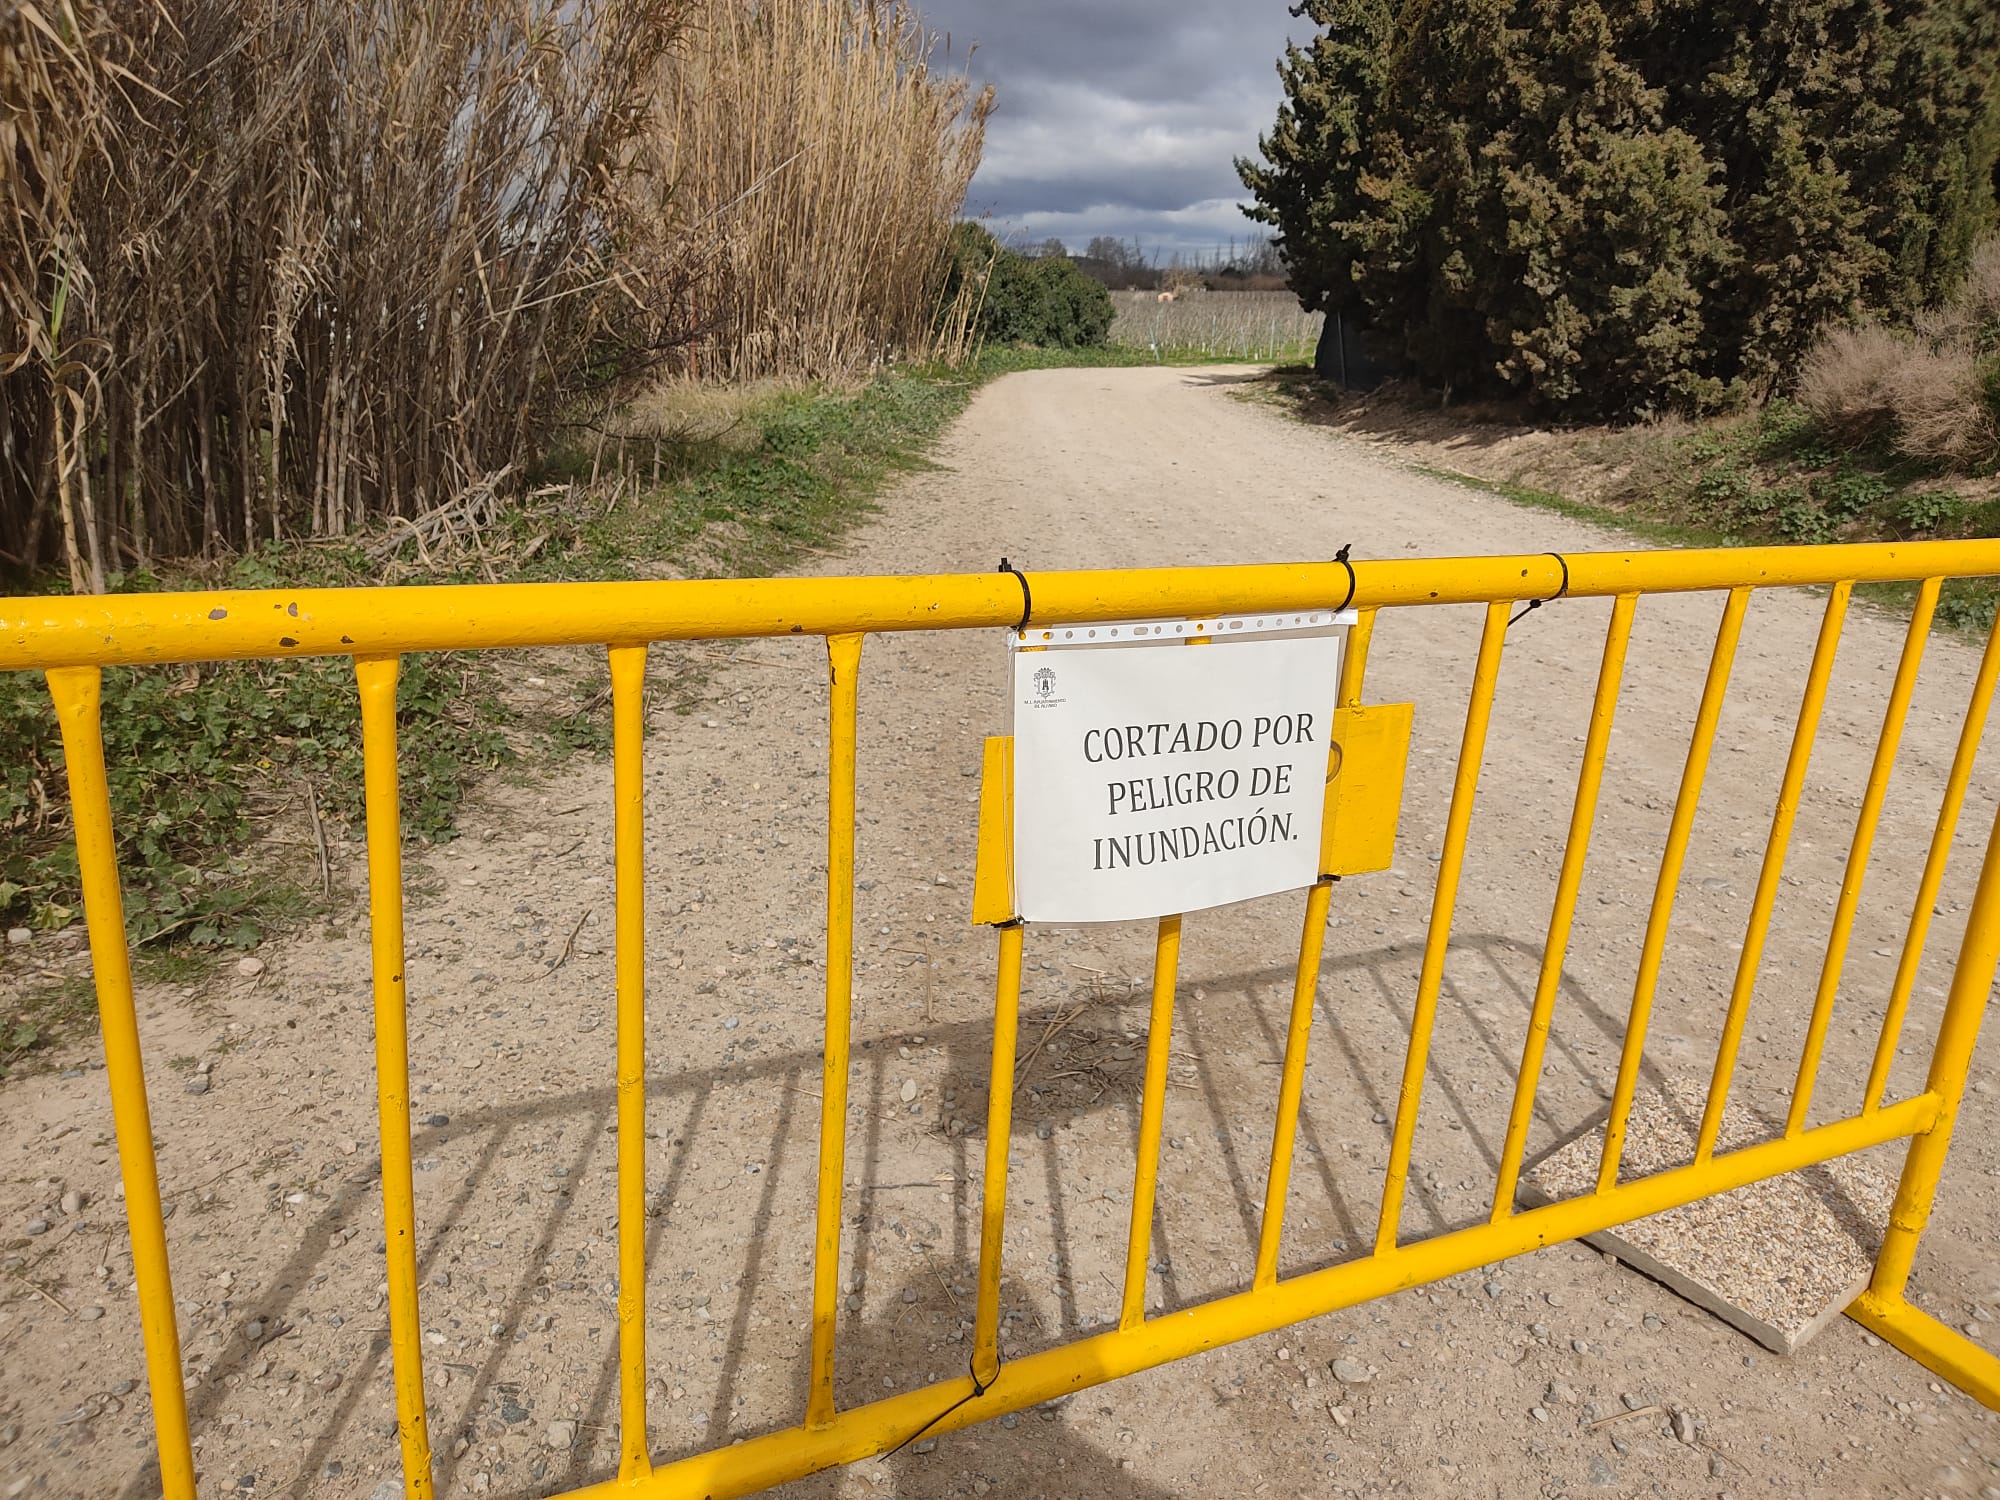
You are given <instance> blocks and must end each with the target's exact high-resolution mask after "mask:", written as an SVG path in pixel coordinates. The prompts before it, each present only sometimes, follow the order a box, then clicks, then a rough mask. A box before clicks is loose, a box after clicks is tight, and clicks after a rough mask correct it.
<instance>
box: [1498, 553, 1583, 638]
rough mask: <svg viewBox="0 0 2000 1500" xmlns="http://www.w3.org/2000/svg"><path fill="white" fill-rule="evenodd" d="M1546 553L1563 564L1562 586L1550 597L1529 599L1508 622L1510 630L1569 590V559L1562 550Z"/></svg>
mask: <svg viewBox="0 0 2000 1500" xmlns="http://www.w3.org/2000/svg"><path fill="white" fill-rule="evenodd" d="M1544 555H1545V556H1548V557H1553V558H1554V559H1555V560H1556V562H1557V563H1558V564H1559V565H1560V566H1561V568H1562V570H1563V581H1562V587H1561V588H1559V589H1557V590H1556V591H1555V592H1554V593H1553V594H1551V595H1549V597H1548V598H1546V599H1530V600H1529V601H1528V607H1527V608H1526V609H1524V610H1522V611H1521V612H1520V613H1519V614H1518V615H1516V616H1514V618H1513V619H1511V620H1509V621H1508V622H1507V628H1508V629H1509V630H1512V629H1513V628H1514V627H1515V626H1516V625H1518V624H1520V623H1521V622H1522V621H1523V620H1525V619H1527V618H1528V616H1529V615H1531V614H1533V613H1534V612H1535V611H1536V610H1538V609H1540V608H1541V607H1542V606H1543V605H1544V604H1551V603H1554V602H1555V601H1556V600H1557V599H1560V598H1562V597H1563V595H1565V594H1567V593H1568V592H1569V559H1568V558H1566V557H1564V556H1563V555H1562V554H1561V553H1560V552H1550V553H1546V554H1544Z"/></svg>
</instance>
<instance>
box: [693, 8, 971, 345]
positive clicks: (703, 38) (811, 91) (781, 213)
mask: <svg viewBox="0 0 2000 1500" xmlns="http://www.w3.org/2000/svg"><path fill="white" fill-rule="evenodd" d="M936 50H937V38H936V36H935V35H934V34H932V33H930V32H927V31H926V30H924V28H923V26H922V23H921V22H920V21H919V19H918V17H917V15H916V12H915V11H914V10H913V9H912V8H911V6H910V5H908V4H907V3H905V0H717V3H715V4H713V5H711V6H709V7H708V8H707V10H706V12H705V15H704V19H703V20H702V21H701V22H700V23H698V24H697V26H696V27H695V28H694V29H693V30H692V31H691V32H690V34H689V36H688V39H687V42H686V45H685V46H684V47H682V48H680V49H679V50H678V51H677V53H676V55H675V56H674V58H673V59H672V60H671V61H670V62H669V63H668V64H667V65H666V66H665V67H664V68H663V70H662V77H663V87H662V103H661V105H660V108H659V112H658V116H657V121H656V134H655V137H654V149H655V152H656V159H657V162H658V166H657V170H658V172H659V173H660V175H661V176H662V178H663V179H664V180H665V181H667V182H669V183H670V184H671V191H672V203H673V210H674V215H673V222H674V224H675V225H676V227H677V229H679V230H682V231H685V232H688V233H690V234H693V235H695V236H696V238H697V239H700V240H705V253H704V255H703V265H702V275H701V278H700V281H699V282H698V285H697V291H696V303H695V307H694V314H695V318H696V321H697V323H698V326H699V328H700V337H699V340H698V342H697V343H696V344H695V345H694V346H692V347H691V349H690V352H689V358H688V359H687V361H686V369H687V371H688V373H692V374H696V375H698V376H700V377H702V378H710V377H721V378H729V379H738V380H747V379H758V378H762V377H765V376H771V375H808V376H829V375H842V374H851V373H854V372H855V371H857V370H861V369H865V368H868V367H869V366H871V365H874V364H876V363H878V362H882V361H886V360H890V359H895V358H899V357H900V358H924V357H927V356H930V355H934V354H937V353H940V352H943V353H944V354H946V355H948V356H949V355H952V354H955V353H958V352H960V351H962V349H963V346H964V344H965V342H966V340H967V338H968V336H969V332H970V325H971V322H972V319H971V318H970V317H969V316H968V315H967V309H966V308H963V307H959V308H955V309H953V308H942V309H941V308H940V307H939V306H938V298H939V295H940V288H941V287H942V286H943V285H944V277H945V268H946V260H947V253H948V249H949V243H950V235H951V226H952V222H953V220H954V218H955V217H956V215H957V213H958V210H959V208H960V206H961V205H962V203H963V202H964V199H965V192H966V189H967V187H968V185H969V184H970V183H971V180H972V174H973V172H974V171H975V170H976V169H977V167H978V165H979V156H980V149H981V146H982V143H983V139H984V133H985V123H986V117H987V114H988V112H989V111H990V110H991V108H992V103H993V97H992V91H991V90H990V89H987V90H982V91H975V90H974V89H973V88H972V86H971V84H970V83H969V81H968V80H967V78H966V77H965V75H964V74H963V73H959V72H954V71H948V70H944V69H941V68H938V67H934V66H933V60H934V58H935V55H936ZM941 343H942V345H943V346H944V347H943V348H942V350H941V349H940V344H941Z"/></svg>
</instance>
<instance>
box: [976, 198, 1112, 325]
mask: <svg viewBox="0 0 2000 1500" xmlns="http://www.w3.org/2000/svg"><path fill="white" fill-rule="evenodd" d="M953 257H954V265H953V272H952V278H951V280H950V283H949V284H948V285H947V287H946V291H945V297H944V305H945V306H947V307H948V306H950V305H951V304H952V302H953V301H954V299H955V298H956V297H957V295H958V289H959V287H960V286H961V285H962V284H963V283H964V282H965V281H967V280H972V281H974V282H975V283H977V282H980V281H983V283H984V285H983V291H982V294H981V295H980V296H979V297H978V298H977V299H976V300H977V302H978V305H979V314H978V319H977V327H978V330H979V333H980V335H981V336H982V337H983V338H985V339H987V340H990V341H992V342H994V343H1001V344H1033V345H1037V346H1040V347H1042V348H1045V349H1094V348H1099V347H1102V346H1103V345H1104V344H1105V343H1106V342H1107V341H1108V340H1109V338H1110V335H1111V320H1112V317H1113V309H1112V305H1111V294H1110V293H1109V292H1108V291H1106V290H1105V289H1104V287H1103V286H1102V285H1101V284H1100V283H1099V282H1097V281H1095V280H1093V279H1092V278H1091V277H1089V276H1087V275H1085V274H1084V273H1083V272H1082V271H1081V270H1079V269H1078V268H1077V265H1076V263H1075V262H1074V261H1072V260H1070V259H1069V258H1068V257H1067V256H1056V255H1045V256H1042V257H1040V258H1038V259H1035V260H1030V259H1028V258H1027V257H1026V256H1023V255H1016V254H1015V253H1014V252H1013V251H1011V250H1008V249H1005V248H1003V247H1002V246H1001V245H1000V244H999V242H998V241H996V240H995V239H994V238H993V236H992V235H991V234H989V233H988V232H987V231H986V230H985V229H983V228H981V227H980V226H979V225H977V224H961V225H959V227H958V235H957V239H956V243H955V245H954V247H953Z"/></svg>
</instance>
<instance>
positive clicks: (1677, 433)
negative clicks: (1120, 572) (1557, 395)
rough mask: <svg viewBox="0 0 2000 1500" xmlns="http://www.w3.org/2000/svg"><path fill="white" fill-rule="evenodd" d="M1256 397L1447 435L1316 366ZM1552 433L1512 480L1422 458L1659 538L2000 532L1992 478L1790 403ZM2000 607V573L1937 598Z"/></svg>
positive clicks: (1550, 507) (1437, 474)
mask: <svg viewBox="0 0 2000 1500" xmlns="http://www.w3.org/2000/svg"><path fill="white" fill-rule="evenodd" d="M1260 394H1261V397H1262V399H1268V400H1270V401H1272V402H1273V403H1274V404H1276V405H1277V406H1279V408H1280V409H1282V410H1285V411H1287V412H1289V413H1290V414H1291V415H1293V416H1295V417H1297V418H1298V419H1300V420H1302V421H1305V422H1309V423H1314V424H1319V425H1325V424H1329V423H1334V422H1341V423H1350V424H1353V425H1355V426H1357V427H1361V428H1364V429H1368V430H1378V431H1381V432H1383V433H1384V434H1385V435H1388V436H1393V437H1400V438H1405V439H1407V440H1410V441H1413V442H1416V443H1419V444H1421V443H1423V442H1425V441H1427V440H1433V439H1435V438H1437V437H1438V436H1439V426H1440V422H1441V420H1442V419H1441V418H1440V417H1439V416H1438V414H1437V412H1436V409H1435V408H1434V407H1429V408H1426V409H1424V410H1421V411H1419V410H1417V409H1415V408H1413V407H1410V406H1408V404H1407V403H1401V402H1398V401H1397V400H1396V399H1395V398H1393V397H1387V398H1384V397H1366V398H1360V399H1355V398H1347V397H1343V396H1341V395H1338V394H1335V393H1332V392H1330V391H1329V390H1328V389H1327V388H1326V387H1325V386H1323V385H1322V384H1321V383H1320V382H1318V381H1317V380H1315V379H1314V378H1313V377H1312V375H1311V373H1310V371H1305V370H1290V369H1287V370H1281V371H1278V372H1275V373H1274V376H1273V378H1272V380H1271V381H1269V382H1268V383H1266V384H1265V385H1263V386H1262V388H1261V393H1260ZM1485 420H1486V422H1488V423H1491V422H1492V421H1493V418H1491V417H1487V418H1486V419H1485ZM1481 425H1482V419H1481V417H1479V416H1468V417H1466V418H1465V419H1464V420H1463V421H1462V422H1461V423H1460V424H1458V426H1457V427H1456V428H1455V431H1457V432H1463V431H1464V430H1465V429H1466V428H1478V427H1480V426H1481ZM1506 425H1509V426H1511V424H1506ZM1500 435H1501V436H1503V437H1504V436H1509V435H1511V434H1509V433H1502V434H1500ZM1537 436H1538V439H1546V438H1548V437H1550V436H1551V434H1548V433H1539V434H1538V435H1537ZM1553 436H1554V437H1556V438H1557V439H1558V441H1557V442H1556V443H1554V444H1549V443H1547V442H1545V441H1539V442H1538V445H1537V446H1536V447H1535V448H1534V449H1533V450H1532V456H1531V457H1530V458H1529V459H1527V460H1524V461H1522V462H1521V465H1520V468H1521V472H1520V473H1518V474H1516V475H1515V476H1514V477H1507V478H1498V477H1493V476H1491V475H1478V474H1469V473H1465V472H1463V471H1461V470H1458V469H1452V468H1444V467H1441V466H1435V465H1424V464H1418V465H1416V467H1417V468H1418V470H1419V471H1420V472H1422V473H1425V474H1428V475H1430V476H1432V477H1433V478H1437V479H1444V480H1449V481H1450V482H1452V483H1454V484H1461V485H1465V486H1467V487H1469V488H1472V489H1476V490H1479V491H1480V492H1482V493H1484V494H1490V495H1497V496H1500V497H1501V498H1503V499H1506V500H1509V501H1512V502H1514V503H1515V504H1517V505H1526V506H1530V507H1533V508H1535V509H1539V510H1546V511H1550V512H1552V513H1554V514H1557V515H1561V516H1565V517H1568V518H1569V519H1572V520H1578V521H1588V522H1592V523H1594V524H1597V525H1607V526H1615V527H1617V528H1618V529H1620V530H1622V531H1626V532H1629V533H1631V534H1632V535H1634V536H1637V537H1639V538H1641V539H1643V540H1645V541H1649V542H1653V543H1655V544H1657V545H1660V546H1664V547H1744V546H1763V545H1773V544H1777V545H1803V544H1816V543H1826V542H1868V541H1911V540H1933V539H1943V540H1964V539H1970V538H1975V537H1991V536H1996V535H2000V494H1995V493H1992V492H1991V490H1992V487H1991V486H1990V485H1986V484H1983V483H1982V482H1981V481H1979V480H1977V479H1970V480H1969V479H1966V478H1965V477H1963V476H1956V475H1952V474H1949V473H1947V472H1945V471H1943V470H1941V469H1939V468H1938V467H1937V466H1935V465H1931V464H1926V463H1923V462H1920V461H1917V460H1913V459H1910V458H1908V457H1907V456H1904V455H1900V454H1896V453H1894V452H1891V451H1889V450H1888V449H1886V448H1877V449H1870V450H1863V451H1854V450H1847V451H1840V450H1836V449H1835V448H1834V447H1832V446H1831V445H1830V444H1829V443H1828V442H1827V441H1826V439H1825V438H1824V436H1823V435H1822V434H1821V433H1820V431H1819V430H1818V428H1817V426H1816V424H1815V422H1814V420H1813V418H1812V416H1811V414H1810V413H1809V412H1807V411H1806V410H1805V408H1804V407H1802V406H1799V405H1798V404H1796V403H1794V402H1788V401H1776V402H1773V403H1771V405H1769V406H1768V407H1766V408H1764V409H1763V410H1761V411H1759V412H1756V413H1752V414H1746V415H1739V416H1733V417H1723V418H1718V419H1715V420H1713V421H1710V422H1705V423H1700V424H1692V425H1690V424H1673V425H1663V426H1660V427H1628V428H1614V429H1603V428H1593V429H1583V430H1578V431H1575V432H1572V433H1557V434H1553ZM1508 462H1509V461H1507V460H1500V461H1499V462H1498V463H1496V465H1495V466H1496V467H1499V466H1501V465H1502V464H1507V463H1508ZM1545 476H1553V478H1547V477H1545ZM1572 486H1574V487H1575V488H1576V489H1584V490H1587V491H1588V492H1589V498H1579V497H1578V496H1577V495H1576V493H1574V490H1573V489H1572ZM1857 593H1859V594H1861V595H1862V596H1863V597H1865V598H1871V599H1874V600H1876V601H1877V602H1879V603H1882V604H1885V605H1889V606H1900V607H1904V608H1907V606H1908V604H1909V602H1910V601H1911V600H1913V599H1914V598H1915V595H1916V586H1915V585H1914V584H1880V585H1873V584H1871V585H1864V586H1862V587H1861V588H1860V589H1858V590H1857ZM1996 607H2000V580H1996V579H1992V578H1962V579H1952V580H1950V581H1948V582H1947V583H1946V584H1945V586H1944V590H1943V592H1942V594H1941V596H1940V598H1939V601H1938V611H1937V619H1938V621H1939V622H1940V623H1941V624H1943V625H1946V626H1949V627H1951V628H1954V629H1959V630H1965V631H1971V632H1979V631H1984V630H1985V629H1986V628H1988V627H1989V626H1990V625H1991V624H1992V622H1993V619H1994V615H1995V612H1996Z"/></svg>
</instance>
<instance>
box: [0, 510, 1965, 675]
mask: <svg viewBox="0 0 2000 1500" xmlns="http://www.w3.org/2000/svg"><path fill="white" fill-rule="evenodd" d="M1980 574H2000V539H1993V540H1982V541H1960V542H1866V543H1853V544H1845V545H1839V546H1827V547H1741V548H1714V549H1708V550H1690V551H1684V552H1645V551H1630V552H1579V553H1566V554H1563V555H1562V556H1561V557H1558V556H1557V555H1556V554H1555V553H1552V552H1545V553H1540V554H1537V555H1534V556H1528V557H1460V558H1425V559H1397V560H1393V561H1386V562H1357V563H1355V564H1354V567H1353V575H1352V578H1351V579H1350V576H1349V573H1348V568H1347V565H1346V564H1344V563H1340V562H1323V563H1273V564H1255V565H1246V566H1231V567H1204V568H1151V569H1138V570H1129V571H1128V570H1102V571H1095V572H1063V573H1032V574H1030V575H1029V577H1030V578H1031V580H1032V588H1033V599H1034V621H1035V623H1037V624H1042V625H1050V624H1065V623H1070V622H1074V621H1078V620H1119V619H1143V618H1147V617H1149V616H1154V615H1159V614H1172V615H1175V616H1188V617H1198V616H1200V615H1204V614H1210V615H1214V614H1234V613H1244V612H1251V611H1271V610H1287V609H1314V608H1324V607H1325V606H1326V605H1327V604H1328V603H1329V602H1330V601H1333V600H1340V599H1344V598H1346V597H1347V595H1348V592H1349V588H1350V584H1351V586H1352V590H1353V596H1352V598H1351V599H1350V600H1349V601H1348V602H1349V603H1350V604H1352V605H1353V606H1354V607H1355V608H1359V609H1373V608H1393V607H1396V606H1399V605H1417V604H1475V603H1477V604H1487V603H1493V602H1496V601H1517V600H1524V599H1546V598H1550V597H1552V596H1554V595H1556V594H1558V593H1562V594H1564V595H1566V596H1567V597H1570V598H1590V597H1600V598H1601V597H1608V596H1615V595H1619V594H1628V593H1685V592H1693V591H1699V590H1709V589H1728V588H1739V587H1743V588H1774V587H1787V586H1791V587H1796V586H1801V585H1813V584H1831V583H1838V582H1854V583H1884V582H1895V581H1907V580H1914V579H1923V578H1939V577H1965V576H1974V575H1980ZM1565 585H1567V586H1565ZM1021 606H1022V593H1021V586H1020V582H1019V581H1018V580H1017V579H1016V578H1014V577H1012V576H1010V575H1008V574H1005V573H992V574H980V573H973V574H943V575H931V576H923V575H914V576H905V577H885V578H787V579H770V578H756V579H708V580H693V581H688V582H658V583H501V584H457V585H442V586H424V587H409V588H388V587H383V588H360V589H262V590H234V591H226V592H217V593H199V594H104V595H69V594H64V595H50V596H47V597H35V598H24V599H0V671H20V670H25V669H29V668H47V667H72V666H133V665H140V664H146V663H163V662H194V661H237V660H246V659H251V658H279V659H283V658H287V657H293V656H376V655H393V654H397V653H401V652H406V651H450V650H460V649H466V648H473V647H477V648H483V649H491V648H496V647H499V648H505V647H526V646H583V645H603V644H606V643H632V644H637V643H639V642H644V641H669V640H698V639H716V638H721V637H738V636H782V635H815V636H818V635H835V634H841V633H845V632H859V633H867V632H873V631H889V630H952V629H968V628H976V627H980V626H1011V625H1014V624H1017V623H1019V621H1020V619H1021Z"/></svg>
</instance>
